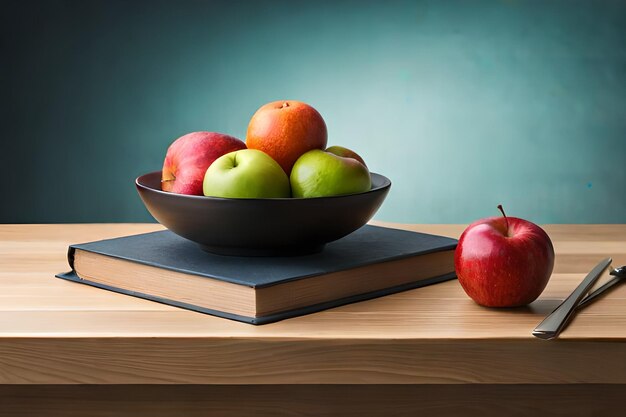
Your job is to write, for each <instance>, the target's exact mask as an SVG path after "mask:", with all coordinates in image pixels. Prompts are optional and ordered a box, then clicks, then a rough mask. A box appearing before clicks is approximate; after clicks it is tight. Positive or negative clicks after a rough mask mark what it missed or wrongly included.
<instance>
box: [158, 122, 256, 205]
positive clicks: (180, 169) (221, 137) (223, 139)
mask: <svg viewBox="0 0 626 417" xmlns="http://www.w3.org/2000/svg"><path fill="white" fill-rule="evenodd" d="M245 148H246V144H245V143H243V141H241V140H239V139H237V138H234V137H232V136H228V135H225V134H222V133H215V132H193V133H188V134H186V135H184V136H181V137H180V138H178V139H176V140H175V141H174V142H173V143H172V144H171V145H170V147H169V148H168V149H167V154H166V155H165V161H164V162H163V170H162V173H161V189H162V190H163V191H170V192H172V193H178V194H191V195H202V182H203V181H204V174H205V173H206V170H207V169H208V168H209V166H210V165H211V164H212V163H213V161H215V160H216V159H217V158H219V157H220V156H222V155H225V154H227V153H229V152H233V151H238V150H240V149H245Z"/></svg>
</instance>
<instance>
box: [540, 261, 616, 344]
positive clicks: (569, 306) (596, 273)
mask: <svg viewBox="0 0 626 417" xmlns="http://www.w3.org/2000/svg"><path fill="white" fill-rule="evenodd" d="M611 261H612V260H611V258H606V259H603V260H602V261H600V263H598V265H596V266H595V267H594V268H593V269H592V270H591V272H589V273H588V274H587V276H586V277H585V279H583V281H582V282H581V283H580V285H578V287H576V289H575V290H574V291H573V292H572V293H571V294H570V295H569V297H567V298H566V299H565V300H564V301H563V302H562V303H561V305H559V306H558V307H557V308H556V309H555V310H554V311H553V312H552V313H551V314H550V315H549V316H548V317H546V318H545V319H544V320H543V321H542V322H541V323H539V325H538V326H537V327H536V328H535V330H533V336H536V337H538V338H540V339H553V338H555V337H557V336H558V335H559V333H561V331H562V330H563V329H564V328H565V325H566V324H567V323H568V322H569V320H570V318H571V317H572V314H573V313H574V310H576V307H577V306H578V303H579V302H580V300H581V299H582V298H583V296H584V295H585V294H586V293H587V292H588V291H589V289H590V288H591V286H592V285H593V284H594V283H595V282H596V280H597V279H598V278H599V277H600V275H602V272H604V270H605V269H606V268H608V267H609V265H610V264H611Z"/></svg>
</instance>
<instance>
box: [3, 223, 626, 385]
mask: <svg viewBox="0 0 626 417" xmlns="http://www.w3.org/2000/svg"><path fill="white" fill-rule="evenodd" d="M378 224H380V223H378ZM388 226H393V227H400V228H406V229H409V230H416V231H422V232H426V233H435V234H442V235H446V236H450V237H455V238H458V237H459V235H460V234H461V232H462V231H463V229H464V226H463V225H388ZM160 229H161V226H159V225H156V224H76V225H64V224H58V225H0V383H1V384H430V383H436V384H465V383H479V384H500V383H504V384H528V383H531V384H582V383H593V384H600V383H610V384H618V383H619V384H623V383H626V285H622V286H619V287H618V288H616V289H615V290H614V291H611V292H610V293H608V294H607V295H606V296H605V297H602V298H601V299H600V300H599V301H598V302H596V303H594V304H592V305H590V306H589V307H588V308H585V309H584V310H582V311H580V312H579V313H578V314H577V316H576V317H575V318H574V320H573V321H572V323H571V324H570V326H569V327H568V328H567V329H566V330H565V331H564V332H563V334H562V335H561V337H560V338H559V339H558V340H556V341H542V340H539V339H536V338H534V337H532V335H531V333H530V332H531V331H532V329H533V328H534V327H535V326H536V325H537V324H538V323H539V322H540V321H541V320H542V319H543V317H545V315H546V314H548V313H549V312H550V311H552V310H553V309H554V308H555V307H556V306H557V305H558V304H559V303H560V302H561V301H562V300H563V299H564V298H565V297H566V296H567V295H568V294H569V293H570V292H571V291H572V290H573V289H574V288H575V287H576V286H577V285H578V284H579V283H580V281H581V280H582V278H583V277H584V276H585V274H586V273H587V272H588V270H589V269H591V267H592V266H593V265H595V263H597V262H598V261H599V260H600V259H601V258H604V257H606V256H612V257H613V259H614V264H615V265H622V264H626V225H547V226H545V229H546V231H547V232H548V234H549V235H550V236H551V237H552V240H553V242H554V246H555V250H556V253H557V257H556V265H555V273H554V274H553V276H552V278H551V280H550V283H549V284H548V287H547V288H546V290H545V292H544V293H543V294H542V296H541V297H540V298H539V299H538V300H537V301H535V302H534V303H533V304H531V305H530V306H528V307H525V308H519V309H486V308H482V307H480V306H478V305H476V304H475V303H473V302H472V301H471V300H470V299H469V298H467V296H466V295H465V293H464V292H463V290H462V289H461V287H460V286H459V284H458V282H456V281H450V282H446V283H442V284H437V285H434V286H430V287H426V288H421V289H416V290H411V291H406V292H403V293H399V294H394V295H391V296H387V297H382V298H378V299H374V300H370V301H365V302H361V303H356V304H351V305H347V306H343V307H339V308H335V309H332V310H327V311H324V312H320V313H316V314H311V315H308V316H303V317H298V318H294V319H290V320H285V321H282V322H278V323H273V324H269V325H265V326H251V325H248V324H244V323H239V322H234V321H229V320H226V319H221V318H216V317H212V316H208V315H203V314H200V313H195V312H190V311H186V310H181V309H178V308H175V307H171V306H167V305H162V304H158V303H154V302H150V301H147V300H141V299H137V298H133V297H129V296H125V295H121V294H116V293H112V292H107V291H104V290H100V289H97V288H92V287H89V286H84V285H80V284H76V283H72V282H67V281H63V280H60V279H57V278H54V274H55V273H58V272H62V271H66V270H67V269H68V265H67V259H66V253H67V247H68V245H70V244H72V243H79V242H87V241H92V240H97V239H103V238H111V237H117V236H124V235H128V234H133V233H141V232H148V231H154V230H160ZM607 277H608V275H607ZM607 277H604V279H607ZM591 364H592V365H591Z"/></svg>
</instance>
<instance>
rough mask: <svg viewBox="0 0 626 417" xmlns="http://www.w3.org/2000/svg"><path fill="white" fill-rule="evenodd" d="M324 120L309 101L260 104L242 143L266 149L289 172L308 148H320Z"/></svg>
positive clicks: (324, 139) (323, 145)
mask: <svg viewBox="0 0 626 417" xmlns="http://www.w3.org/2000/svg"><path fill="white" fill-rule="evenodd" d="M327 140H328V132H327V129H326V122H324V119H323V118H322V116H321V115H320V114H319V112H318V111H317V110H315V109H314V108H313V107H311V106H310V105H308V104H306V103H303V102H301V101H295V100H281V101H274V102H271V103H267V104H265V105H263V106H261V107H260V108H259V109H258V110H257V111H256V113H254V115H253V116H252V119H250V123H249V124H248V131H247V134H246V145H247V146H248V148H250V149H258V150H260V151H263V152H265V153H267V154H268V155H269V156H271V157H272V158H273V159H274V160H275V161H276V162H278V163H279V164H280V166H281V167H282V168H283V170H284V171H285V173H286V174H287V175H289V173H290V172H291V167H292V166H293V164H294V163H295V162H296V160H297V159H298V158H299V157H300V155H302V154H304V153H305V152H307V151H310V150H311V149H324V148H326V142H327Z"/></svg>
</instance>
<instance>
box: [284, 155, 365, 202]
mask: <svg viewBox="0 0 626 417" xmlns="http://www.w3.org/2000/svg"><path fill="white" fill-rule="evenodd" d="M337 153H340V154H342V155H347V156H340V155H338V154H337ZM290 183H291V191H292V195H293V197H300V198H302V197H304V198H311V197H327V196H334V195H345V194H356V193H362V192H365V191H367V190H369V189H370V187H371V185H372V181H371V177H370V172H369V170H368V169H367V166H366V165H365V162H363V159H362V158H361V157H360V156H359V155H357V154H356V152H353V151H351V150H349V149H347V148H343V147H339V146H336V147H331V148H328V149H327V150H326V151H322V150H319V149H314V150H311V151H308V152H306V153H305V154H304V155H302V156H300V158H298V160H297V161H296V163H295V164H294V165H293V168H292V170H291V175H290Z"/></svg>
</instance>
